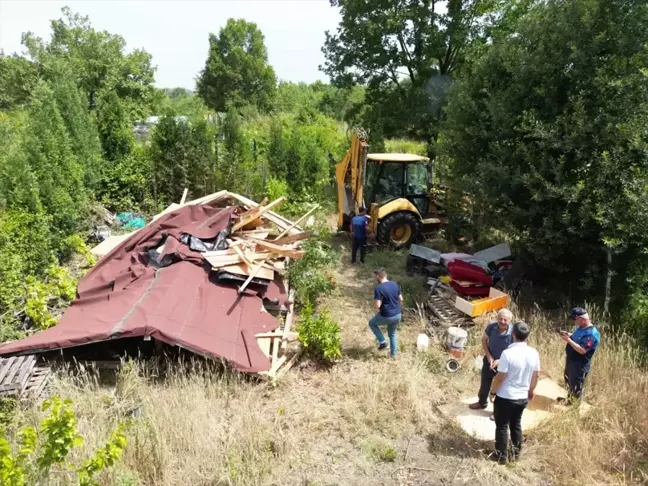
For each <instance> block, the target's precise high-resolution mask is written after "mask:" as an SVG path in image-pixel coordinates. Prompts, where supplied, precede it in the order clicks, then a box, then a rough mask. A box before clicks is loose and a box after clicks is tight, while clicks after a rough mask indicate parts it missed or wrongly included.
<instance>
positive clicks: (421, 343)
mask: <svg viewBox="0 0 648 486" xmlns="http://www.w3.org/2000/svg"><path fill="white" fill-rule="evenodd" d="M429 346H430V338H429V337H428V336H427V334H419V335H418V337H417V338H416V349H417V350H418V351H427V349H428V347H429Z"/></svg>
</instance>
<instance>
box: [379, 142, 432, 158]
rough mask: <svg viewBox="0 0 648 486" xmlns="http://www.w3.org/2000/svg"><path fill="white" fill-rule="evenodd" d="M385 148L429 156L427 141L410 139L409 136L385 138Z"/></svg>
mask: <svg viewBox="0 0 648 486" xmlns="http://www.w3.org/2000/svg"><path fill="white" fill-rule="evenodd" d="M385 150H386V151H387V152H389V153H407V154H416V155H423V156H427V147H426V145H425V142H418V141H416V140H409V139H407V138H393V139H391V140H385Z"/></svg>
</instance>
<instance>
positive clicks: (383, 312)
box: [369, 268, 403, 358]
mask: <svg viewBox="0 0 648 486" xmlns="http://www.w3.org/2000/svg"><path fill="white" fill-rule="evenodd" d="M374 274H375V276H376V281H377V282H378V285H376V288H375V289H374V303H375V305H376V310H377V311H378V312H377V313H376V315H375V316H373V317H372V318H371V320H370V321H369V328H370V329H371V331H372V332H373V333H374V335H375V336H376V339H377V340H378V349H379V350H383V349H387V342H386V341H385V336H384V335H383V333H382V331H381V330H380V326H381V325H386V326H387V335H388V336H389V349H390V352H391V357H392V358H395V357H396V350H397V347H398V342H397V339H396V329H397V328H398V324H399V322H400V320H401V307H402V305H403V294H402V293H401V289H400V286H399V285H398V284H397V283H396V282H392V281H390V280H387V272H385V269H384V268H381V269H379V270H376V271H374Z"/></svg>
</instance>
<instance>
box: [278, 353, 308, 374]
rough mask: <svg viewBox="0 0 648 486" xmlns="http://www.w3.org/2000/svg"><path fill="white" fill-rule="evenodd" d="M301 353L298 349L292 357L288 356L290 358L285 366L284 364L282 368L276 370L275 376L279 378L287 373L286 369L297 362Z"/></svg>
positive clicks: (288, 369)
mask: <svg viewBox="0 0 648 486" xmlns="http://www.w3.org/2000/svg"><path fill="white" fill-rule="evenodd" d="M301 354H302V350H301V349H300V350H299V351H297V352H296V353H295V354H294V355H293V356H292V358H290V360H289V361H288V363H286V366H284V367H283V368H281V369H280V370H278V371H277V375H276V377H277V378H281V377H282V376H285V375H286V373H288V371H290V368H292V367H293V366H294V365H295V363H296V362H297V360H298V359H299V357H300V356H301ZM284 357H285V355H284Z"/></svg>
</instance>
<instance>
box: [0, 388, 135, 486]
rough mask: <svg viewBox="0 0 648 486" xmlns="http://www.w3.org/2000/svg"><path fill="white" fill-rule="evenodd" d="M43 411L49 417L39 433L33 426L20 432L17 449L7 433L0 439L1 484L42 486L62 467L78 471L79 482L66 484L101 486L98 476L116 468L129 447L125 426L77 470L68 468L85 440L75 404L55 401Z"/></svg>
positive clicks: (120, 426) (46, 405)
mask: <svg viewBox="0 0 648 486" xmlns="http://www.w3.org/2000/svg"><path fill="white" fill-rule="evenodd" d="M43 411H48V415H47V416H46V417H45V418H44V419H43V420H42V421H41V423H40V426H39V430H38V432H37V431H36V429H35V428H34V427H30V426H25V427H23V428H21V429H20V430H19V431H18V432H17V434H16V437H15V442H16V444H15V447H12V445H11V442H10V441H9V439H8V438H7V436H6V433H3V434H2V435H0V484H3V485H5V486H26V485H28V484H43V482H47V480H48V478H49V477H50V475H51V474H52V472H51V471H52V468H53V467H55V466H63V467H64V470H68V471H75V472H76V476H77V481H76V482H74V483H66V484H78V485H79V486H98V484H99V483H98V482H97V481H95V479H94V476H95V474H96V473H97V472H99V471H100V470H102V469H105V468H108V467H111V466H112V465H114V464H115V462H117V461H118V460H119V458H120V457H121V454H122V452H123V450H124V448H125V447H126V436H125V435H124V430H125V425H124V424H119V425H118V426H117V428H116V429H115V430H114V431H113V432H112V433H111V435H110V438H109V439H108V441H107V442H106V445H105V446H104V447H102V448H100V449H99V450H98V451H97V452H96V453H95V455H94V456H93V457H91V458H90V459H88V460H87V461H85V462H84V463H83V464H82V465H80V466H75V465H71V464H66V459H67V456H68V454H69V453H70V450H71V449H72V448H74V447H79V446H81V445H82V444H83V439H82V438H81V436H79V435H78V434H77V428H76V425H77V420H76V416H75V414H74V410H73V409H72V401H71V400H61V399H60V398H58V397H53V398H51V399H49V400H46V401H45V402H43ZM16 448H17V449H18V450H17V452H16V453H15V454H14V452H13V450H14V449H16ZM56 472H57V473H58V472H59V471H56ZM61 472H62V473H64V474H66V473H65V472H64V471H61ZM73 474H74V473H73Z"/></svg>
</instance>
